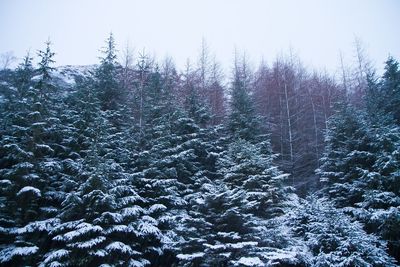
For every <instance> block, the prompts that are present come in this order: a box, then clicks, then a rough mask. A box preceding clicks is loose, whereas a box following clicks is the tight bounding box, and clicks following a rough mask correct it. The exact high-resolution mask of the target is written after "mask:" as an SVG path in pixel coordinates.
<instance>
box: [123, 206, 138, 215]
mask: <svg viewBox="0 0 400 267" xmlns="http://www.w3.org/2000/svg"><path fill="white" fill-rule="evenodd" d="M142 212H143V209H142V208H141V207H139V206H133V207H129V208H124V209H122V211H121V215H122V216H124V218H126V217H134V216H138V215H139V214H140V213H142Z"/></svg>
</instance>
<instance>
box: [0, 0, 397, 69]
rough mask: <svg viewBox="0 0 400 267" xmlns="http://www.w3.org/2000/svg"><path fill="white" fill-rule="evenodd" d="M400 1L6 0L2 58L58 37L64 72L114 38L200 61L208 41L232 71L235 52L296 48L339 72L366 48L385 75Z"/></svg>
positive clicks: (255, 54)
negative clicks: (358, 43) (359, 47)
mask: <svg viewBox="0 0 400 267" xmlns="http://www.w3.org/2000/svg"><path fill="white" fill-rule="evenodd" d="M399 21H400V1H399V0H374V1H373V0H335V1H334V0H319V1H317V0H302V1H299V0H274V1H272V0H271V1H269V0H196V1H195V0H143V1H135V0H131V1H128V0H126V1H124V0H114V1H111V0H110V1H105V0H0V36H1V41H0V53H4V52H7V51H13V52H14V54H15V56H17V57H22V56H23V55H24V54H25V52H26V51H27V50H28V49H30V50H31V51H33V52H36V51H37V50H38V49H42V48H43V47H44V42H45V41H46V40H47V39H48V38H50V40H51V41H52V43H53V50H54V51H55V52H56V57H55V59H56V61H57V65H85V64H95V63H97V62H98V57H99V56H100V53H99V49H100V48H101V47H102V46H103V45H104V40H105V39H106V37H107V36H108V34H109V33H110V32H111V31H112V32H113V33H114V36H115V39H116V42H117V45H118V49H120V50H122V49H123V47H125V46H126V43H127V42H128V41H129V43H130V44H131V46H132V47H134V48H135V49H136V51H138V50H142V49H143V48H146V51H147V52H149V53H153V54H155V55H156V57H157V58H158V59H162V58H164V57H165V56H166V55H169V56H172V57H173V58H174V60H175V62H176V64H177V66H178V67H179V68H182V67H183V66H184V64H185V62H186V60H187V58H191V60H192V61H194V60H195V59H196V58H197V56H198V54H199V50H200V45H201V40H202V38H203V37H204V38H205V39H206V41H207V44H208V46H209V48H210V51H211V52H213V53H215V55H216V57H217V59H218V61H219V62H221V63H222V64H223V66H224V67H225V69H228V68H229V67H230V66H231V62H232V59H233V53H234V48H235V47H237V49H239V50H245V51H246V53H247V55H248V56H249V58H250V60H251V61H252V62H253V63H254V65H256V64H258V62H259V61H260V60H261V58H262V57H263V58H264V59H265V61H267V63H268V62H271V61H272V60H273V59H274V58H275V57H276V56H277V55H278V54H280V53H287V52H288V51H289V49H290V48H292V50H293V51H294V52H295V53H297V54H298V55H299V57H300V58H301V59H302V61H303V62H304V63H305V64H306V66H309V67H313V68H318V69H323V68H326V69H327V70H328V71H329V72H335V71H336V70H337V67H338V66H339V51H342V52H343V54H344V58H345V60H346V61H348V62H349V61H351V60H352V58H353V56H354V44H353V43H354V38H355V36H357V37H358V38H360V39H361V40H362V42H363V45H364V47H365V50H366V51H367V53H368V55H369V57H370V59H371V60H372V61H373V62H374V64H375V65H376V66H377V67H379V68H381V67H382V66H383V62H384V61H385V60H386V58H387V57H388V55H389V54H391V55H393V56H394V57H395V58H397V59H400V27H399Z"/></svg>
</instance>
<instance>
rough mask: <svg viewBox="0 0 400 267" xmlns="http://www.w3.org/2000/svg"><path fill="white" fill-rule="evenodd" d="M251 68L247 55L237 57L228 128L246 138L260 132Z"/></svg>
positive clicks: (236, 134) (253, 138)
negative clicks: (252, 88)
mask: <svg viewBox="0 0 400 267" xmlns="http://www.w3.org/2000/svg"><path fill="white" fill-rule="evenodd" d="M250 79H251V77H250V70H249V66H248V63H247V61H246V57H243V58H242V60H241V61H239V59H238V58H237V57H236V58H235V62H234V69H233V77H232V88H231V102H230V115H229V119H228V125H227V127H228V129H229V131H230V133H231V134H232V136H233V137H235V138H242V139H245V140H249V141H250V140H255V138H256V137H257V135H258V134H260V125H259V121H258V118H257V117H256V115H255V113H254V107H253V103H252V101H251V97H250V83H251V80H250Z"/></svg>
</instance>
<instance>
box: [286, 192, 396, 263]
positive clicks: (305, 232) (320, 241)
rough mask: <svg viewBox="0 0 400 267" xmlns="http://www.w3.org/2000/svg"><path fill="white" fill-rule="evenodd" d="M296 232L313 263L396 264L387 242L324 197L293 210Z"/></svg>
mask: <svg viewBox="0 0 400 267" xmlns="http://www.w3.org/2000/svg"><path fill="white" fill-rule="evenodd" d="M295 216H296V217H295V220H294V221H295V225H293V228H294V231H295V234H296V235H298V236H300V237H302V238H304V242H305V243H306V244H307V246H308V248H309V250H310V252H311V254H312V255H305V262H306V263H307V264H308V265H312V266H396V263H395V260H394V259H393V258H392V257H390V256H389V255H388V254H387V252H386V251H385V248H386V242H384V241H382V240H380V239H378V238H377V237H376V236H375V235H372V234H367V233H366V232H365V231H364V230H363V226H362V224H360V223H359V222H356V221H353V220H352V219H351V218H350V217H349V216H348V215H345V214H344V213H343V212H342V211H341V210H338V209H336V208H335V207H334V206H333V204H332V203H330V202H329V201H327V200H326V199H315V198H308V200H307V201H303V203H302V207H301V208H299V209H298V210H297V211H296V215H295Z"/></svg>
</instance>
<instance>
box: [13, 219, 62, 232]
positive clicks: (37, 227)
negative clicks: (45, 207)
mask: <svg viewBox="0 0 400 267" xmlns="http://www.w3.org/2000/svg"><path fill="white" fill-rule="evenodd" d="M59 223H60V220H59V219H55V218H51V219H47V220H43V221H36V222H32V223H29V224H27V225H26V226H24V227H21V228H18V229H17V230H16V231H15V232H16V233H17V234H24V233H33V232H36V231H39V232H48V233H49V232H50V231H52V230H53V228H54V226H55V225H57V224H59Z"/></svg>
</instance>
